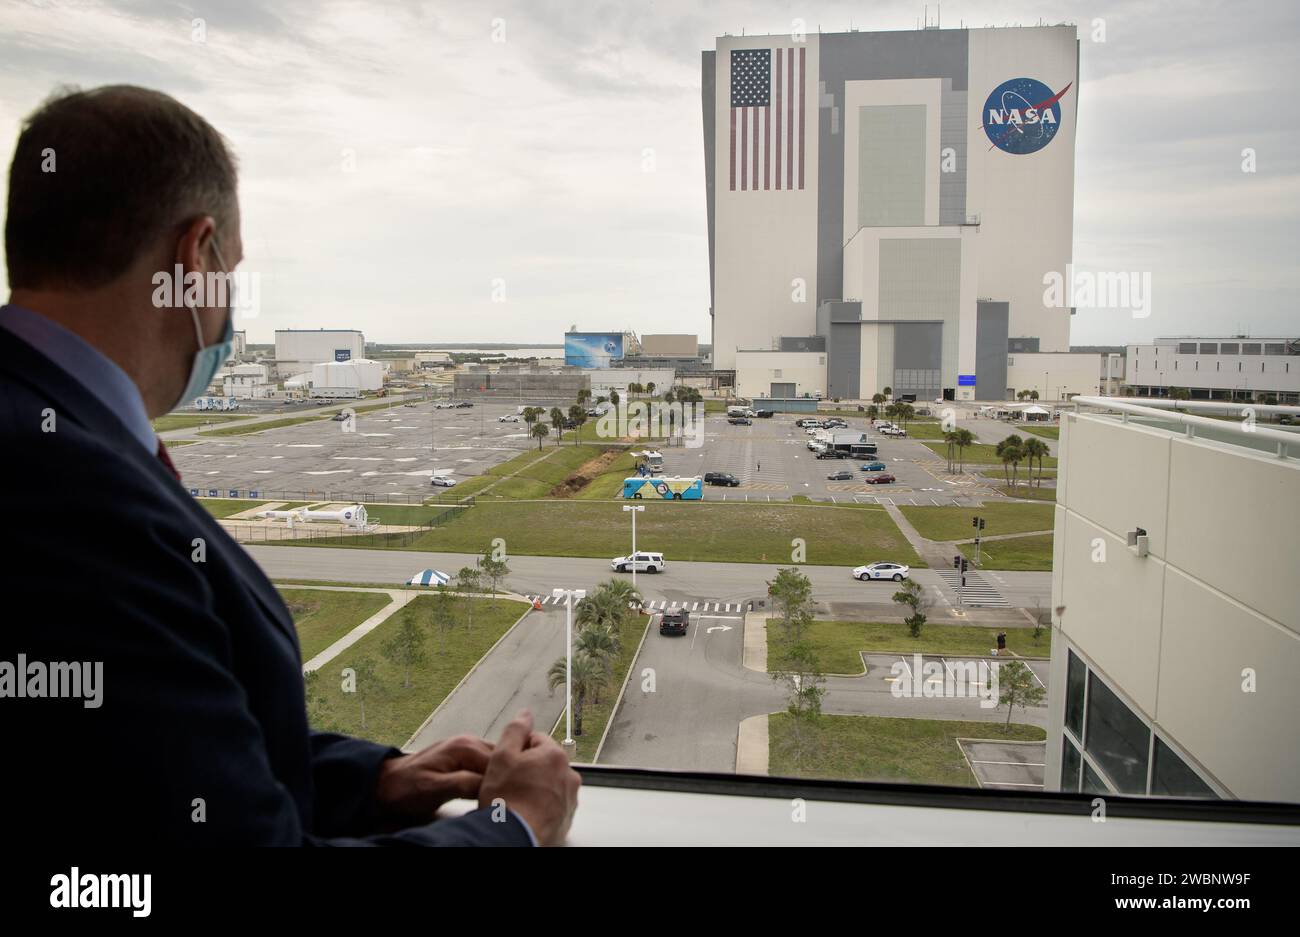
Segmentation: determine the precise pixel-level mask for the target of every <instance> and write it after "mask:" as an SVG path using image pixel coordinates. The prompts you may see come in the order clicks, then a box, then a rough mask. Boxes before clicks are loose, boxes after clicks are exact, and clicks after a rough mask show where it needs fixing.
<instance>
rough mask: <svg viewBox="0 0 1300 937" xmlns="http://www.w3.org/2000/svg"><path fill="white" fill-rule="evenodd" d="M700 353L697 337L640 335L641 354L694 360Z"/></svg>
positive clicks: (698, 338)
mask: <svg viewBox="0 0 1300 937" xmlns="http://www.w3.org/2000/svg"><path fill="white" fill-rule="evenodd" d="M699 353H700V337H699V336H698V335H642V336H641V354H643V355H663V356H665V357H669V358H694V357H696V356H697V355H699Z"/></svg>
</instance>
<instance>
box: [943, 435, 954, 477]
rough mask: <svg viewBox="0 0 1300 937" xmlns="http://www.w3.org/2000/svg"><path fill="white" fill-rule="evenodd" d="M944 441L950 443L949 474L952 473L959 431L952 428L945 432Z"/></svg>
mask: <svg viewBox="0 0 1300 937" xmlns="http://www.w3.org/2000/svg"><path fill="white" fill-rule="evenodd" d="M943 441H944V442H945V443H947V444H948V474H949V475H951V474H952V461H953V460H952V453H953V449H955V448H956V446H957V431H956V430H950V431H949V432H946V433H944V434H943Z"/></svg>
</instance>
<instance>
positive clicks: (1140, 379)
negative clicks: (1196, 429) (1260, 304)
mask: <svg viewBox="0 0 1300 937" xmlns="http://www.w3.org/2000/svg"><path fill="white" fill-rule="evenodd" d="M1127 359H1128V360H1127V378H1126V380H1125V383H1126V384H1127V385H1128V386H1129V387H1130V388H1132V393H1133V394H1134V395H1135V396H1139V397H1166V396H1168V395H1169V391H1170V389H1171V388H1175V387H1177V388H1185V389H1186V390H1188V391H1189V393H1190V395H1191V399H1193V400H1264V399H1265V398H1268V397H1275V398H1277V402H1278V403H1281V404H1295V403H1300V339H1294V338H1292V339H1286V338H1246V337H1243V336H1234V337H1232V338H1157V339H1156V340H1155V341H1154V342H1151V343H1148V344H1141V345H1129V346H1128V348H1127Z"/></svg>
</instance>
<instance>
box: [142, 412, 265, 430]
mask: <svg viewBox="0 0 1300 937" xmlns="http://www.w3.org/2000/svg"><path fill="white" fill-rule="evenodd" d="M248 416H249V414H245V415H243V416H232V415H230V414H226V413H219V414H214V413H168V414H166V415H164V416H160V417H158V418H157V419H156V420H154V421H153V431H154V432H155V433H166V432H168V431H169V430H173V429H190V428H192V427H195V426H203V425H204V424H207V423H227V422H229V421H230V420H246V419H248Z"/></svg>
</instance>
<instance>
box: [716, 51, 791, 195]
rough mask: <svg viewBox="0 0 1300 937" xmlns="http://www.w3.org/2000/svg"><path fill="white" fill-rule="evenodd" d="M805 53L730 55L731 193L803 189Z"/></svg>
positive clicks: (783, 52) (744, 52)
mask: <svg viewBox="0 0 1300 937" xmlns="http://www.w3.org/2000/svg"><path fill="white" fill-rule="evenodd" d="M805 52H806V49H805V47H804V46H803V45H802V44H801V45H798V46H792V47H789V48H785V49H779V48H778V49H733V50H732V52H731V188H732V190H733V191H741V192H747V191H757V190H759V189H765V190H771V189H802V188H803V178H804V131H805V129H806V127H807V117H806V116H805V114H804V106H803V102H804V90H805V86H804V83H805V66H804V61H805Z"/></svg>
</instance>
